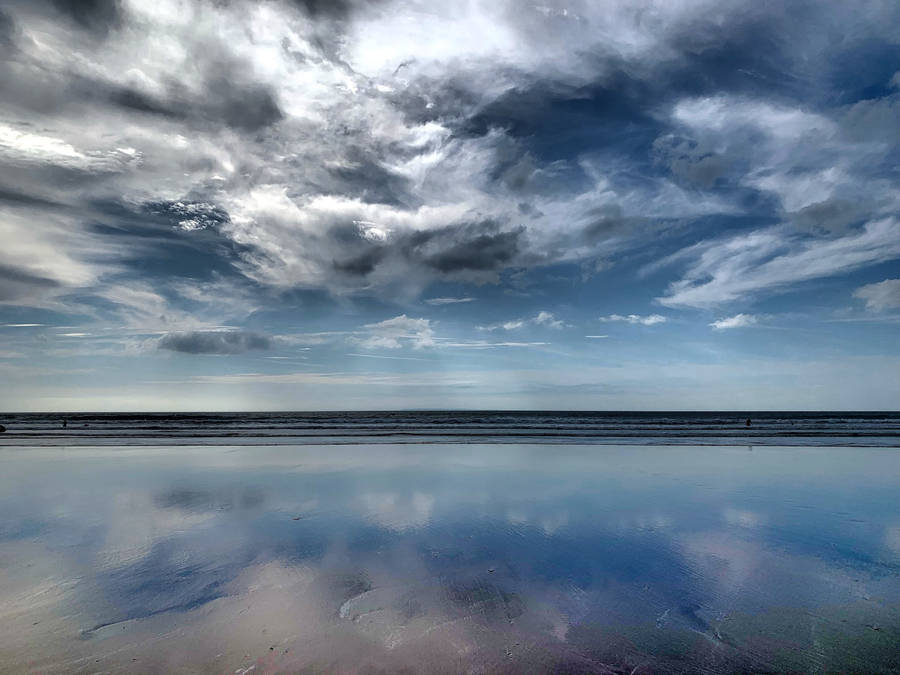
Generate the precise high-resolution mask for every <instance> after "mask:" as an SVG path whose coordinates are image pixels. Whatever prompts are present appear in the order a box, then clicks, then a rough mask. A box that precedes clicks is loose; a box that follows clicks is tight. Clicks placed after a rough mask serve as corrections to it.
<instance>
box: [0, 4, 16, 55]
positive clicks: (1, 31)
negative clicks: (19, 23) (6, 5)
mask: <svg viewBox="0 0 900 675" xmlns="http://www.w3.org/2000/svg"><path fill="white" fill-rule="evenodd" d="M15 47H16V23H15V21H14V20H13V18H12V17H11V16H10V15H9V14H7V13H6V12H4V11H3V9H0V48H2V49H3V50H4V51H6V52H7V53H10V52H11V51H12V50H13V49H15Z"/></svg>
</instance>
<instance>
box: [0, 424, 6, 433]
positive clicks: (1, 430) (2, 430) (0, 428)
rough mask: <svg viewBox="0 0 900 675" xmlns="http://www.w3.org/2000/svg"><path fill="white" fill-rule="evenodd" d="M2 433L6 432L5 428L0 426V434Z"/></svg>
mask: <svg viewBox="0 0 900 675" xmlns="http://www.w3.org/2000/svg"><path fill="white" fill-rule="evenodd" d="M4 431H6V427H5V426H3V425H2V424H0V434H2V433H3V432H4Z"/></svg>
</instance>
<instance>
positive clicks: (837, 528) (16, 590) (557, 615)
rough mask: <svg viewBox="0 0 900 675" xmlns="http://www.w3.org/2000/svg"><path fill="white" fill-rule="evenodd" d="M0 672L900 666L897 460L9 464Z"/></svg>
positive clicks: (814, 456) (316, 456)
mask: <svg viewBox="0 0 900 675" xmlns="http://www.w3.org/2000/svg"><path fill="white" fill-rule="evenodd" d="M0 466H2V471H0V671H3V672H10V673H12V672H23V671H32V672H121V671H123V670H130V671H134V672H171V671H177V672H185V673H190V672H204V673H206V672H216V673H218V672H221V673H226V672H227V673H239V674H243V673H248V672H253V673H260V672H296V671H302V672H364V673H370V672H398V671H406V672H498V671H499V672H547V671H554V672H560V671H562V672H601V673H609V672H616V673H642V672H645V673H646V672H735V671H748V670H752V671H771V672H782V671H788V670H790V671H802V672H825V671H857V672H859V671H865V672H892V671H893V672H896V670H897V669H900V649H898V645H900V576H898V572H900V490H898V488H900V451H897V450H893V449H865V448H825V447H817V448H802V447H792V448H786V447H785V448H781V447H763V448H760V447H755V448H749V447H689V446H682V447H672V446H670V447H640V446H587V445H577V446H565V445H552V446H547V445H545V446H540V445H401V446H398V445H383V444H382V445H342V446H311V445H305V446H298V447H292V446H273V447H215V446H206V447H129V448H124V447H123V448H116V447H103V448H89V447H78V448H14V447H7V448H2V449H0Z"/></svg>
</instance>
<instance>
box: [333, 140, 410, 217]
mask: <svg viewBox="0 0 900 675" xmlns="http://www.w3.org/2000/svg"><path fill="white" fill-rule="evenodd" d="M328 173H329V174H330V176H331V177H332V178H333V179H334V183H335V184H334V185H327V186H323V187H327V188H328V189H330V190H333V191H334V192H335V193H336V194H341V195H345V196H348V197H355V198H356V199H359V200H361V201H364V202H367V203H373V204H390V205H391V206H401V205H404V204H407V205H410V202H412V201H414V200H413V198H412V196H411V194H410V190H409V187H410V185H409V179H408V178H406V177H405V176H401V175H399V174H397V173H396V172H394V171H391V170H390V169H388V168H386V167H385V166H384V164H383V163H382V162H381V161H380V160H379V158H378V157H377V156H376V154H375V153H374V152H367V151H365V150H363V149H361V148H350V149H348V151H347V153H346V156H345V160H344V162H342V163H341V165H340V166H336V167H332V168H329V169H328Z"/></svg>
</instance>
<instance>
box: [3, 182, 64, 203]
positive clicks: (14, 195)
mask: <svg viewBox="0 0 900 675" xmlns="http://www.w3.org/2000/svg"><path fill="white" fill-rule="evenodd" d="M0 202H5V203H7V204H12V205H15V206H31V207H35V208H45V209H59V208H64V205H63V204H61V203H60V202H56V201H54V200H52V199H47V198H45V197H41V196H39V195H34V194H29V193H27V192H22V191H19V190H16V189H14V188H9V187H7V186H4V185H0Z"/></svg>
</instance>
